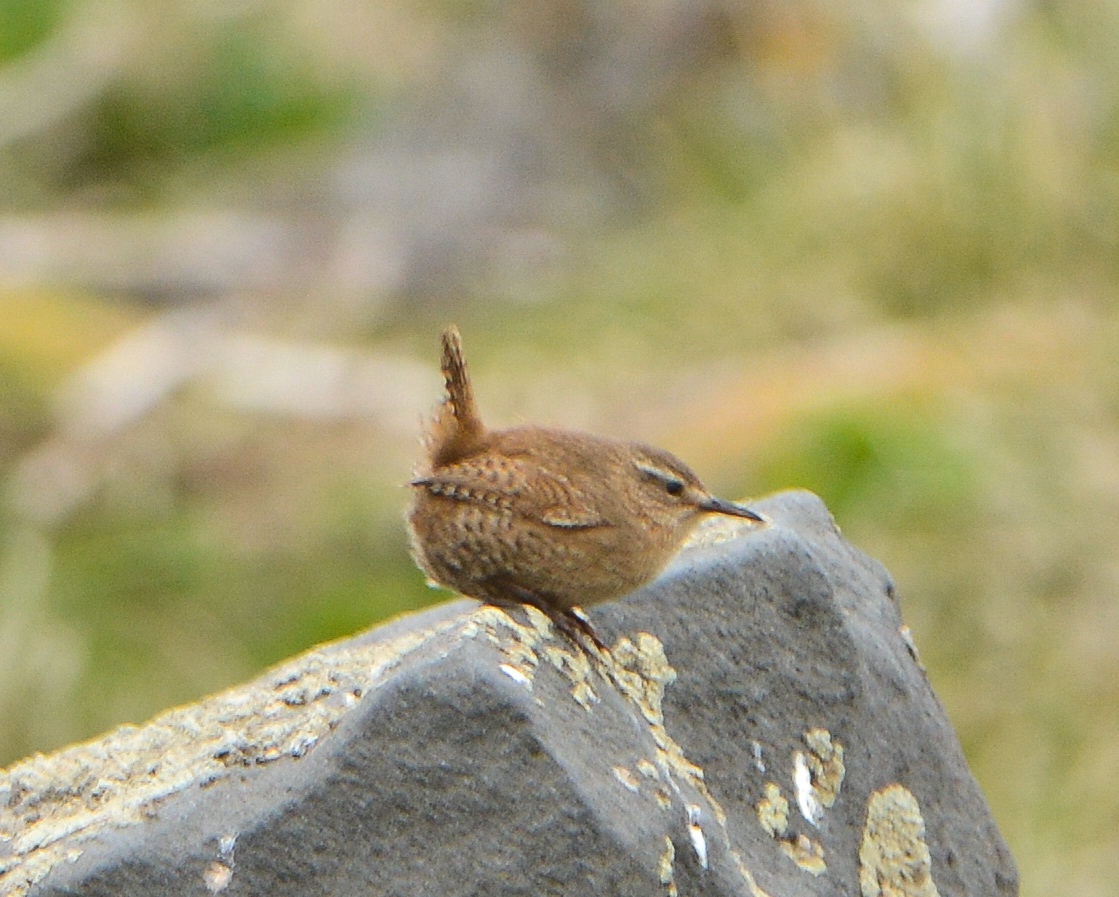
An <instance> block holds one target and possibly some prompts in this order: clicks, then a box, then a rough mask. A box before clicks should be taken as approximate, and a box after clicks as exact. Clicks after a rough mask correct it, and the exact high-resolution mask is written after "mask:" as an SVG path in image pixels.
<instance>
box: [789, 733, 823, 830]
mask: <svg viewBox="0 0 1119 897" xmlns="http://www.w3.org/2000/svg"><path fill="white" fill-rule="evenodd" d="M793 787H794V789H795V791H796V798H797V806H798V807H799V808H800V815H801V816H803V817H804V819H805V821H806V822H808V823H810V824H811V825H813V826H815V825H819V822H820V820H821V819H822V818H823V815H824V808H823V807H821V806H820V801H819V800H817V798H816V792H815V789H814V788H813V787H812V773H811V772H810V771H809V769H808V761H807V760H806V759H805V757H804V754H802V753H801V752H800V751H797V752H796V754H795V755H794V756H793Z"/></svg>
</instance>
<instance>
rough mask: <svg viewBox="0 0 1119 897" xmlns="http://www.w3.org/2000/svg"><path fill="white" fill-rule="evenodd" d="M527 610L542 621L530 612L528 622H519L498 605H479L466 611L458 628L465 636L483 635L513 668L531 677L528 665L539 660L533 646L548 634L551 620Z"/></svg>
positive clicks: (531, 665)
mask: <svg viewBox="0 0 1119 897" xmlns="http://www.w3.org/2000/svg"><path fill="white" fill-rule="evenodd" d="M529 610H531V611H533V612H534V613H536V614H537V615H539V616H540V617H541V618H542V619H543V623H540V622H539V621H537V620H536V619H534V618H533V616H532V614H531V613H530V614H529V623H530V625H528V626H523V625H521V624H520V623H518V622H517V621H516V620H514V619H513V618H512V617H511V616H510V615H509V614H507V613H506V612H505V611H503V610H502V609H501V608H499V607H492V606H490V605H483V606H482V607H480V608H478V610H476V611H474V613H473V614H471V615H470V619H469V621H468V622H467V623H466V625H464V626H463V628H462V634H463V636H464V637H466V638H473V637H474V636H476V635H478V634H479V633H481V634H483V635H485V637H486V638H487V639H489V640H490V641H491V642H493V643H494V644H495V645H497V647H498V648H500V649H501V653H502V654H504V655H505V656H506V657H508V658H509V660H510V662H511V663H512V664H513V665H514V666H515V667H517V669H519V670H520V671H521V672H522V673H524V674H525V675H526V676H528V678H529V679H531V678H532V672H531V668H534V667H535V666H536V665H537V664H538V663H539V662H540V659H539V657H538V656H537V653H536V649H537V648H539V646H540V644H541V643H542V642H543V641H544V640H545V639H546V638H547V637H548V636H549V635H550V634H551V625H552V624H551V621H549V620H548V618H547V617H545V616H544V615H543V614H541V613H540V611H538V610H536V609H535V608H529Z"/></svg>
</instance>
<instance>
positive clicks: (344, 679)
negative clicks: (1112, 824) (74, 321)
mask: <svg viewBox="0 0 1119 897" xmlns="http://www.w3.org/2000/svg"><path fill="white" fill-rule="evenodd" d="M755 507H756V508H757V509H758V510H760V511H762V513H764V514H766V515H767V516H769V517H770V518H771V519H772V524H771V525H770V526H767V527H765V528H763V529H750V528H749V527H746V526H743V525H741V524H735V523H733V522H731V521H719V522H717V523H716V525H715V526H712V527H710V528H707V529H705V530H703V531H701V532H700V533H699V534H697V538H696V539H694V540H693V543H692V544H691V545H690V546H689V548H688V549H686V550H685V552H683V553H682V554H681V556H680V557H679V558H678V559H677V560H676V561H675V562H674V563H673V564H672V566H671V567H670V568H669V570H668V571H666V573H665V574H664V576H662V577H661V578H660V579H659V580H658V581H656V582H655V583H653V584H651V585H650V586H648V587H647V588H645V589H642V590H641V591H639V592H637V593H634V594H633V595H631V596H629V597H627V598H625V599H623V600H621V601H617V602H614V603H612V604H608V605H603V606H601V607H596V608H594V609H593V610H592V611H591V613H590V617H591V618H592V619H593V621H594V624H595V626H596V627H597V628H598V630H599V632H600V634H601V635H602V636H603V637H604V639H605V640H606V641H607V643H609V644H611V646H612V649H611V653H610V655H609V656H600V655H597V654H595V653H590V654H588V653H587V652H586V651H584V650H581V649H578V648H576V647H575V646H574V645H572V644H571V643H570V642H568V641H567V640H566V639H565V638H564V637H563V636H562V635H560V634H558V633H555V632H553V631H552V630H551V627H550V624H549V623H548V622H547V620H546V619H545V618H543V617H542V616H541V615H539V614H537V613H536V612H535V611H528V610H524V611H516V612H514V613H513V614H512V615H508V614H506V613H504V612H502V611H498V610H495V609H492V608H483V609H479V608H478V607H477V605H476V604H475V603H474V602H469V601H458V602H454V603H451V604H447V605H443V606H441V607H438V608H436V609H434V610H432V611H429V612H427V613H423V614H418V615H415V616H412V617H407V618H403V619H401V620H398V621H396V622H394V623H392V624H390V625H388V626H385V627H381V628H379V629H376V630H373V631H371V632H368V633H365V634H363V635H360V636H358V637H356V638H354V639H350V640H347V641H343V642H338V643H335V644H332V645H326V646H322V647H320V648H317V649H315V650H314V651H311V652H308V653H307V654H305V655H302V656H301V657H298V658H296V659H294V660H293V661H291V662H289V663H288V664H285V665H284V666H282V667H279V668H277V669H276V670H273V671H271V672H270V673H269V674H267V675H266V676H264V677H262V678H261V679H259V680H257V681H256V682H254V683H251V684H249V685H247V686H244V687H242V688H239V689H234V690H231V691H230V692H226V693H224V694H221V695H216V696H214V697H212V698H209V699H207V700H206V701H203V702H201V703H199V704H196V705H192V706H190V707H186V708H180V709H176V710H173V711H169V712H168V713H165V714H164V715H162V716H161V717H159V718H157V719H156V720H153V721H152V722H151V723H149V724H148V725H146V726H144V727H139V728H136V727H132V728H125V729H122V730H119V731H117V732H115V733H112V734H111V735H109V736H107V737H106V738H104V739H101V740H99V741H96V742H91V743H89V744H86V745H78V746H75V747H72V748H69V749H67V750H65V751H62V752H60V753H58V754H54V755H51V756H49V757H37V758H31V759H30V760H28V761H24V762H23V763H21V764H18V765H17V766H14V767H12V768H11V769H9V770H7V771H6V772H5V773H3V774H2V775H0V808H2V809H0V894H21V895H22V894H33V895H63V894H81V895H120V894H145V895H171V894H174V895H190V894H199V895H206V894H216V893H225V894H230V895H289V894H290V895H312V894H314V895H320V894H321V895H340V894H347V895H348V894H359V893H362V894H364V893H368V894H378V895H409V897H411V895H428V894H430V895H443V894H456V895H469V894H509V895H513V894H524V895H530V894H531V895H540V894H595V895H607V894H627V895H628V894H633V895H656V894H665V895H673V894H677V893H679V894H683V895H701V894H711V895H721V894H752V895H763V894H768V895H772V897H778V895H793V894H796V895H825V894H827V895H833V894H850V895H857V894H862V895H865V897H873V895H879V894H883V895H885V894H890V895H922V897H928V895H934V894H940V895H942V897H947V895H1013V894H1016V893H1017V889H1018V888H1017V873H1016V871H1015V868H1014V863H1013V860H1012V859H1011V857H1010V854H1009V851H1008V850H1007V847H1006V845H1005V843H1004V842H1003V840H1002V838H1001V836H1000V835H999V832H998V830H997V828H996V826H995V824H994V821H993V820H992V818H991V815H990V811H989V810H988V808H987V805H986V802H985V801H984V799H983V796H982V794H981V792H980V790H979V788H978V786H977V784H976V783H975V781H974V779H973V778H972V776H971V774H970V773H969V772H968V769H967V766H966V764H965V762H964V759H963V755H962V753H961V751H960V746H959V743H958V741H957V739H956V737H955V735H954V733H953V731H952V729H951V726H950V725H949V723H948V721H947V718H946V717H945V714H944V711H943V708H942V707H941V706H940V704H939V702H938V701H937V699H936V697H935V695H934V694H933V693H932V690H931V689H930V687H929V685H928V682H927V680H926V678H925V675H924V672H923V670H922V668H921V666H920V664H919V663H918V661H917V660H916V658H915V654H914V652H913V650H912V648H911V643H910V641H909V639H908V637H907V630H905V629H904V627H903V625H902V621H901V617H900V614H899V612H898V607H897V604H896V601H895V599H894V596H893V588H892V585H891V582H890V579H889V576H888V574H887V573H886V571H885V570H884V569H883V568H882V567H881V566H880V565H879V564H877V563H876V562H874V561H872V560H870V559H869V558H868V557H866V556H865V555H864V554H863V553H862V552H860V551H858V550H857V549H855V548H853V547H851V546H850V545H849V544H848V543H846V542H845V541H844V540H843V539H842V537H841V536H840V535H839V533H838V531H837V530H836V528H835V526H834V524H833V523H832V521H831V518H830V516H829V515H828V513H827V510H826V509H825V508H824V506H823V505H822V504H821V503H820V502H819V500H818V499H816V498H815V497H814V496H811V495H809V494H807V493H803V492H799V493H798V492H793V493H784V494H782V495H778V496H775V497H773V498H770V499H768V500H766V501H763V502H759V503H758V504H756V505H755Z"/></svg>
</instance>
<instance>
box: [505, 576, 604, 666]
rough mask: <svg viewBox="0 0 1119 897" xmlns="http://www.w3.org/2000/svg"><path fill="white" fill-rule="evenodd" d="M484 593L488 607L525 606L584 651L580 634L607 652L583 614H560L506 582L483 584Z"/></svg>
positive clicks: (540, 598) (531, 593)
mask: <svg viewBox="0 0 1119 897" xmlns="http://www.w3.org/2000/svg"><path fill="white" fill-rule="evenodd" d="M486 586H487V592H488V593H489V596H490V597H489V601H488V603H490V604H493V605H495V606H496V607H502V606H508V605H517V604H522V605H523V604H527V605H528V606H529V607H535V608H536V609H537V610H538V611H540V613H542V614H544V616H546V617H547V618H548V619H549V620H551V621H552V625H553V626H555V627H556V629H558V630H560V632H562V633H563V634H564V635H566V636H567V638H568V639H569V640H570V641H571V642H572V643H573V644H575V645H577V646H579V647H583V645H582V644H580V641H579V634H580V633H582V634H583V635H585V636H586V637H587V638H589V639H590V640H591V641H592V642H594V645H595V647H596V648H598V650H599V651H601V652H603V653H607V652H608V650H609V649H608V648H607V647H606V643H605V642H604V641H603V640H602V639H601V638H599V636H598V633H597V632H595V631H594V627H593V626H591V621H590V620H588V619H587V618H586V617H585V616H584V615H583V612H582V611H581V610H580V611H577V610H575V609H571V610H560V609H558V608H557V607H556V606H555V605H554V604H552V603H551V602H550V601H548V599H547V598H545V597H543V596H542V595H540V594H538V593H537V592H534V591H532V589H526V588H525V587H524V586H521V585H517V584H516V583H512V582H508V581H507V580H504V579H501V578H498V577H492V578H491V579H489V580H488V581H487V582H486Z"/></svg>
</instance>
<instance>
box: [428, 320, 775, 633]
mask: <svg viewBox="0 0 1119 897" xmlns="http://www.w3.org/2000/svg"><path fill="white" fill-rule="evenodd" d="M443 376H444V378H445V379H446V383H447V397H446V398H445V399H444V401H443V404H442V405H441V406H440V408H439V410H438V412H437V413H436V415H435V418H434V419H433V420H432V422H431V424H430V426H429V427H428V429H427V431H426V433H425V434H424V446H425V448H426V451H427V458H426V459H425V461H424V462H423V464H422V466H421V467H420V469H419V470H418V471H417V476H416V478H415V479H413V480H412V482H411V486H412V487H413V497H412V505H411V508H410V509H409V512H408V523H409V528H410V531H411V541H412V552H413V555H414V557H415V559H416V562H417V563H418V564H419V566H420V567H421V568H422V569H423V571H424V572H425V573H426V574H427V575H428V576H429V577H430V578H431V579H432V580H434V581H435V582H437V583H439V584H441V585H444V586H447V587H448V588H451V589H454V590H456V591H458V592H461V593H462V594H464V595H469V596H470V597H472V598H477V599H479V600H481V601H485V602H488V603H492V604H498V605H508V604H510V603H522V604H531V605H533V606H535V607H537V608H539V609H541V610H543V611H544V612H546V613H548V614H549V615H550V616H551V617H553V619H556V618H557V617H561V619H560V620H558V622H560V623H561V624H562V623H563V619H562V618H566V619H567V621H568V622H570V620H571V618H572V614H573V610H572V609H573V608H576V607H579V606H585V605H590V604H597V603H599V602H602V601H609V600H610V599H612V598H617V597H620V596H621V595H624V594H626V593H628V592H631V591H633V590H634V589H636V588H637V587H638V586H641V585H644V584H645V583H647V582H649V581H650V580H651V579H653V578H654V577H655V576H656V575H657V574H658V573H660V571H661V570H662V569H663V568H664V567H665V565H666V564H667V563H668V561H669V560H670V559H671V558H672V556H673V555H674V554H675V553H676V552H677V551H678V550H679V548H680V546H681V545H682V544H683V542H684V540H685V539H686V538H687V537H688V534H689V533H690V532H691V530H692V529H693V527H694V526H695V524H696V523H698V522H699V520H700V519H701V518H702V517H703V516H704V515H706V514H711V513H716V514H729V515H733V516H736V517H742V518H746V519H748V520H754V521H761V520H762V518H761V517H759V516H758V515H757V514H756V513H754V512H753V511H751V510H750V509H749V508H746V507H744V506H742V505H738V504H734V503H732V502H727V501H723V500H721V499H718V498H715V497H713V496H712V495H711V494H710V493H709V492H708V491H707V490H706V489H705V488H704V486H703V484H702V483H701V482H700V481H699V478H698V477H696V475H695V474H694V473H692V471H691V470H690V469H689V468H688V466H687V465H686V464H684V463H683V462H682V461H680V460H679V459H678V458H676V457H674V456H673V455H671V454H669V453H668V452H666V451H663V450H661V449H657V448H652V447H651V446H647V445H642V444H640V443H635V442H623V441H621V440H615V439H605V438H602V437H600V436H592V435H591V434H589V433H580V432H576V431H572V430H557V429H548V428H545V427H535V426H523V427H514V428H511V429H508V430H487V429H486V428H485V427H484V426H483V425H482V421H481V418H480V417H479V415H478V409H477V406H476V405H475V402H474V393H473V389H472V388H471V385H470V378H469V376H468V374H467V371H466V361H465V359H464V358H463V354H462V342H461V338H460V337H459V333H458V329H457V328H455V327H454V326H451V327H448V328H447V330H446V331H445V332H444V333H443ZM575 620H576V622H577V624H578V625H580V626H581V627H582V628H584V629H587V628H588V627H587V626H586V624H585V623H584V622H582V621H581V619H580V618H577V617H576V618H575Z"/></svg>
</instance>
